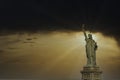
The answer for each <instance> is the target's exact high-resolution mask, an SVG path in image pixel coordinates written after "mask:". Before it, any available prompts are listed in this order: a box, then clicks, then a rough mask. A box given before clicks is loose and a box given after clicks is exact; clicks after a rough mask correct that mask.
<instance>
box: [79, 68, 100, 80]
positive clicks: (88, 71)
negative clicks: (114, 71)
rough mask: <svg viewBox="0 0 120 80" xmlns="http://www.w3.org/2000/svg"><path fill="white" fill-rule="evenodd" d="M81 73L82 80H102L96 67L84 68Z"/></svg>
mask: <svg viewBox="0 0 120 80" xmlns="http://www.w3.org/2000/svg"><path fill="white" fill-rule="evenodd" d="M81 73H82V80H102V78H101V74H102V71H101V70H100V68H99V67H98V66H85V67H83V70H82V71H81Z"/></svg>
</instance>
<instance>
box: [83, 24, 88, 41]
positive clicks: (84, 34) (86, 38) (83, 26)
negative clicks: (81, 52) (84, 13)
mask: <svg viewBox="0 0 120 80" xmlns="http://www.w3.org/2000/svg"><path fill="white" fill-rule="evenodd" d="M84 27H85V25H84V24H83V25H82V31H83V33H84V36H85V39H87V35H86V32H85V29H84Z"/></svg>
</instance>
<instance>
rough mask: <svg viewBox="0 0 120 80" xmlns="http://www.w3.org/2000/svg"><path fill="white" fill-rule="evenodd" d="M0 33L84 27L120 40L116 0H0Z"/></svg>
mask: <svg viewBox="0 0 120 80" xmlns="http://www.w3.org/2000/svg"><path fill="white" fill-rule="evenodd" d="M0 3H1V5H0V11H1V12H0V21H1V22H0V27H1V29H0V30H1V33H2V32H3V33H14V32H20V31H28V32H35V31H45V32H48V31H56V30H58V31H59V30H70V31H79V30H81V24H83V23H84V24H86V25H87V26H86V27H87V29H89V30H91V31H95V32H98V31H99V32H102V33H103V34H105V35H108V36H113V37H115V38H116V40H117V41H118V42H120V38H119V35H120V28H119V26H120V24H119V19H120V11H119V8H120V6H119V2H118V0H114V1H112V0H92V1H91V0H57V1H56V0H40V1H38V0H29V1H27V0H17V1H16V0H10V1H9V0H1V1H0ZM8 31H10V32H8Z"/></svg>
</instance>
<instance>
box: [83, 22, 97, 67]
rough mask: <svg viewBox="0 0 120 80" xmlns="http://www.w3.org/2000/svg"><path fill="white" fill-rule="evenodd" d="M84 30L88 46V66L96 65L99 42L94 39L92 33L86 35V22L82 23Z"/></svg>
mask: <svg viewBox="0 0 120 80" xmlns="http://www.w3.org/2000/svg"><path fill="white" fill-rule="evenodd" d="M82 30H83V33H84V36H85V41H86V46H85V47H86V57H87V66H95V65H96V50H97V43H96V42H95V41H94V40H93V38H92V34H88V36H87V35H86V32H85V29H84V24H83V25H82Z"/></svg>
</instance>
